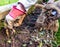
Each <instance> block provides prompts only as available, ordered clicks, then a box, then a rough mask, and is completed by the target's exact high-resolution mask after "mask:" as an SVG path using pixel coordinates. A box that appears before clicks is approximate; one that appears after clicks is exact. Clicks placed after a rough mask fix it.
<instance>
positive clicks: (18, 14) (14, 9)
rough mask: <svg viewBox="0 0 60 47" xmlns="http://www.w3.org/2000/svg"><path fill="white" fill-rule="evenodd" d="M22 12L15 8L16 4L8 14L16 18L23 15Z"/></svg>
mask: <svg viewBox="0 0 60 47" xmlns="http://www.w3.org/2000/svg"><path fill="white" fill-rule="evenodd" d="M23 14H25V12H24V11H21V10H19V9H17V8H16V6H13V8H12V9H11V11H10V12H9V15H10V16H11V17H12V18H14V19H15V18H17V17H18V16H21V15H23Z"/></svg>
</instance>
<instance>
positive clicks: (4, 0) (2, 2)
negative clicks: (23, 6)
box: [0, 0, 18, 6]
mask: <svg viewBox="0 0 60 47" xmlns="http://www.w3.org/2000/svg"><path fill="white" fill-rule="evenodd" d="M16 1H18V0H0V6H2V5H6V4H11V3H14V2H16Z"/></svg>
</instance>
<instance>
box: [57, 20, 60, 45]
mask: <svg viewBox="0 0 60 47" xmlns="http://www.w3.org/2000/svg"><path fill="white" fill-rule="evenodd" d="M56 38H57V40H56V41H57V44H59V45H60V20H59V30H58V32H57V33H56Z"/></svg>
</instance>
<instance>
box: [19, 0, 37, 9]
mask: <svg viewBox="0 0 60 47" xmlns="http://www.w3.org/2000/svg"><path fill="white" fill-rule="evenodd" d="M18 2H21V3H22V4H23V5H24V6H25V8H26V10H27V9H29V7H30V6H31V5H34V4H35V3H36V2H37V0H19V1H18Z"/></svg>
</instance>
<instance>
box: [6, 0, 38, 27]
mask: <svg viewBox="0 0 60 47" xmlns="http://www.w3.org/2000/svg"><path fill="white" fill-rule="evenodd" d="M36 2H37V0H19V1H18V2H17V5H15V6H14V5H13V7H12V9H11V11H10V12H9V14H8V15H7V16H6V21H7V23H8V27H10V28H12V26H13V22H14V21H15V20H16V19H17V18H18V17H20V16H22V15H24V14H26V12H27V11H28V9H29V8H30V6H31V5H34V4H35V3H36Z"/></svg>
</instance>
